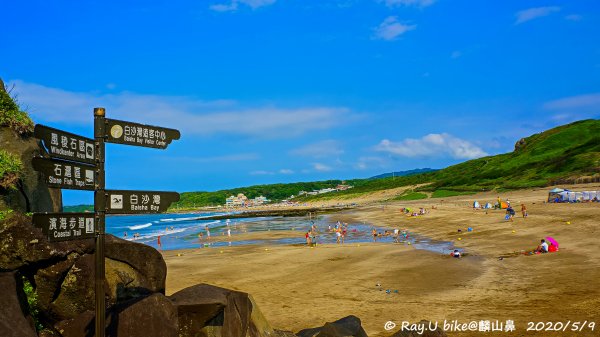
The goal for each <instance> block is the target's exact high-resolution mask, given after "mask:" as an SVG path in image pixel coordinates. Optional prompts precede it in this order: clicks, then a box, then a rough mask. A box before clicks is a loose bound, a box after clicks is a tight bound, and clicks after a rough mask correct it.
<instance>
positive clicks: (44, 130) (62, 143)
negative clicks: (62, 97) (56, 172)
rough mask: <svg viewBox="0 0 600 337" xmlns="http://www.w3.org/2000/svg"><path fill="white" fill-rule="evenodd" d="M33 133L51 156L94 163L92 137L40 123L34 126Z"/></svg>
mask: <svg viewBox="0 0 600 337" xmlns="http://www.w3.org/2000/svg"><path fill="white" fill-rule="evenodd" d="M33 133H34V135H35V137H36V138H38V139H41V140H42V141H43V142H44V146H45V147H46V150H48V153H49V154H50V156H51V157H54V158H62V159H67V160H72V161H76V162H80V163H88V164H94V163H95V151H94V140H93V139H90V138H86V137H82V136H79V135H76V134H73V133H69V132H66V131H62V130H59V129H55V128H51V127H49V126H44V125H41V124H37V125H36V126H35V128H34V130H33Z"/></svg>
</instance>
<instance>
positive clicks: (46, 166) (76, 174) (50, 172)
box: [31, 157, 95, 191]
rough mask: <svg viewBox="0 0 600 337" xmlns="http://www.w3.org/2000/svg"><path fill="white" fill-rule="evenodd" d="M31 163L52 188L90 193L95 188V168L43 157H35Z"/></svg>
mask: <svg viewBox="0 0 600 337" xmlns="http://www.w3.org/2000/svg"><path fill="white" fill-rule="evenodd" d="M31 162H32V164H33V168H34V169H35V170H36V171H39V172H42V174H43V175H44V177H45V180H46V184H47V185H48V186H50V187H55V188H66V189H72V190H88V191H93V190H94V188H95V172H94V171H95V167H94V166H91V165H83V164H79V163H74V162H70V161H65V160H58V159H49V158H42V157H35V158H33V160H32V161H31Z"/></svg>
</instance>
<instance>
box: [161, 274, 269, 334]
mask: <svg viewBox="0 0 600 337" xmlns="http://www.w3.org/2000/svg"><path fill="white" fill-rule="evenodd" d="M169 299H170V300H171V301H172V302H173V305H174V306H175V308H176V309H177V315H178V319H179V336H180V337H187V336H207V337H267V336H276V335H275V332H274V330H273V329H272V328H271V326H270V325H269V324H268V323H267V321H266V319H265V318H264V316H263V315H262V314H261V313H260V310H258V307H257V306H256V304H255V303H254V301H253V300H252V298H251V297H250V296H249V295H248V294H247V293H243V292H239V291H234V290H229V289H224V288H219V287H215V286H211V285H208V284H199V285H195V286H192V287H189V288H186V289H183V290H181V291H179V292H177V293H175V294H173V295H172V296H170V297H169Z"/></svg>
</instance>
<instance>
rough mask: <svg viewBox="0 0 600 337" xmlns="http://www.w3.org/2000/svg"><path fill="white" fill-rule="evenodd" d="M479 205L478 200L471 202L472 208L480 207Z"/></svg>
mask: <svg viewBox="0 0 600 337" xmlns="http://www.w3.org/2000/svg"><path fill="white" fill-rule="evenodd" d="M480 207H481V205H479V201H477V200H475V202H474V203H473V208H480Z"/></svg>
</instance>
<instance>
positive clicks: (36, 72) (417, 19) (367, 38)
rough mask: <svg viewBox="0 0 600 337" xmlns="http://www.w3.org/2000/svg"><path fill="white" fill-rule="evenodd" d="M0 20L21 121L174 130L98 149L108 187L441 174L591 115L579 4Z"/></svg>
mask: <svg viewBox="0 0 600 337" xmlns="http://www.w3.org/2000/svg"><path fill="white" fill-rule="evenodd" d="M3 12H4V13H8V14H9V15H3V27H4V28H3V34H2V41H3V43H2V44H1V45H0V77H2V78H3V79H4V81H5V82H7V83H8V85H9V86H10V87H12V88H13V89H12V92H13V93H15V94H17V95H18V99H19V102H20V103H21V105H22V106H23V108H25V109H26V110H27V111H28V112H29V113H30V114H31V115H32V116H33V118H34V120H35V121H36V122H38V123H43V124H47V125H50V126H54V127H57V128H61V129H64V130H67V131H71V132H74V133H78V134H81V135H84V136H88V137H91V136H92V134H93V131H92V110H93V108H94V107H96V106H103V107H105V108H106V109H107V117H109V118H115V119H123V120H130V121H134V122H140V123H147V124H153V125H158V126H164V127H172V128H177V129H179V130H180V131H181V133H182V137H181V140H179V141H176V142H174V143H172V144H171V145H170V146H169V148H168V149H167V150H155V149H146V148H139V147H129V146H122V145H113V144H110V145H108V146H107V187H108V188H114V189H117V188H119V189H151V190H175V191H180V192H181V191H197V190H217V189H222V188H229V187H238V186H245V185H252V184H259V183H276V182H293V181H313V180H322V179H347V178H361V177H369V176H373V175H376V174H379V173H383V172H390V171H392V170H407V169H413V168H420V167H434V168H441V167H445V166H448V165H451V164H455V163H458V162H462V161H464V160H468V159H471V158H476V157H481V156H484V155H487V154H497V153H503V152H508V151H511V150H512V149H513V145H514V143H515V141H517V140H518V139H519V138H521V137H524V136H528V135H530V134H532V133H536V132H540V131H543V130H545V129H548V128H550V127H553V126H557V125H561V124H565V123H568V122H571V121H575V120H579V119H585V118H599V117H600V39H599V38H598V36H600V23H599V19H600V4H598V2H597V1H593V0H590V1H550V0H548V1H466V0H462V1H461V0H340V1H333V0H331V1H306V0H304V1H300V0H215V1H126V2H121V1H81V2H72V1H53V2H50V1H27V2H25V1H12V2H9V3H7V4H4V5H3ZM91 200H92V197H91V194H90V193H86V192H68V193H65V203H66V204H76V203H80V202H91Z"/></svg>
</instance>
